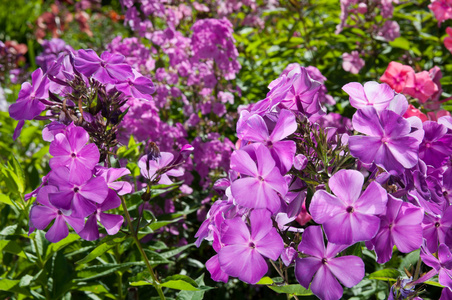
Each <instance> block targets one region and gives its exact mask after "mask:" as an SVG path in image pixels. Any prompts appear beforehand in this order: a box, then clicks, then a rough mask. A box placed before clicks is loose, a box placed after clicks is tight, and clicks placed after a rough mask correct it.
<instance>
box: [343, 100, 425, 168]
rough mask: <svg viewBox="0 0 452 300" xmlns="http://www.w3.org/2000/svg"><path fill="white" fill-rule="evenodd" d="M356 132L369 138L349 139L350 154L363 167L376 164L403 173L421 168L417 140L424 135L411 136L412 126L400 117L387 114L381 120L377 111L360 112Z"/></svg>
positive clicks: (373, 109)
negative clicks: (414, 168)
mask: <svg viewBox="0 0 452 300" xmlns="http://www.w3.org/2000/svg"><path fill="white" fill-rule="evenodd" d="M353 128H354V129H355V130H356V131H358V132H361V133H364V134H367V136H351V137H350V138H349V147H350V153H351V154H352V155H353V156H354V157H356V158H358V159H359V160H361V161H362V162H363V163H366V164H370V163H372V162H374V163H375V164H377V165H378V166H380V167H383V168H385V169H386V170H388V171H390V170H394V171H397V172H399V173H401V172H403V171H404V170H405V169H410V168H412V167H414V166H415V165H416V164H417V162H418V149H419V143H420V141H419V140H418V139H417V138H416V137H418V136H419V133H420V132H422V131H416V132H413V133H411V125H410V122H409V121H408V120H406V119H404V118H403V117H401V116H400V115H398V114H397V113H395V112H393V111H390V110H385V111H382V112H381V113H380V116H378V114H377V111H376V110H375V108H373V107H368V108H363V109H360V110H358V111H357V112H356V113H355V114H354V115H353ZM414 136H416V137H414Z"/></svg>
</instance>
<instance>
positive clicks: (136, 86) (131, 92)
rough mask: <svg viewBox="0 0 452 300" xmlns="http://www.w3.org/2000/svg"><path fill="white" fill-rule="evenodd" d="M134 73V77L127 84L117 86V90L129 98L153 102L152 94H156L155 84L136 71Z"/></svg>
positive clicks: (133, 70)
mask: <svg viewBox="0 0 452 300" xmlns="http://www.w3.org/2000/svg"><path fill="white" fill-rule="evenodd" d="M132 72H133V77H129V78H128V79H127V80H126V81H125V82H123V83H120V84H117V85H116V89H117V90H118V91H121V92H123V93H124V94H126V95H127V96H132V97H134V98H137V99H146V100H149V101H151V100H152V96H151V94H153V93H154V92H155V87H154V83H152V80H150V79H149V78H147V77H144V76H142V75H141V74H140V73H138V72H137V71H136V70H135V69H132Z"/></svg>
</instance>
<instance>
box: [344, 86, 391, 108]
mask: <svg viewBox="0 0 452 300" xmlns="http://www.w3.org/2000/svg"><path fill="white" fill-rule="evenodd" d="M342 90H343V91H344V92H346V93H347V94H348V95H349V96H350V105H351V106H353V107H354V108H356V109H361V108H365V107H369V106H373V107H374V108H375V109H376V110H377V112H381V111H382V110H384V109H385V108H386V107H387V106H388V105H389V103H390V102H391V100H392V99H393V98H394V90H393V89H391V87H390V86H389V85H388V84H386V83H381V84H380V83H378V82H375V81H369V82H366V83H365V84H364V86H362V85H361V83H359V82H350V83H347V84H346V85H344V86H343V87H342Z"/></svg>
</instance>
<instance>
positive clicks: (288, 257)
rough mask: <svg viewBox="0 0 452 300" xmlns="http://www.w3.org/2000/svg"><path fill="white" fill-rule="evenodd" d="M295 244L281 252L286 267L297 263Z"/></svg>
mask: <svg viewBox="0 0 452 300" xmlns="http://www.w3.org/2000/svg"><path fill="white" fill-rule="evenodd" d="M294 246H295V244H293V243H291V245H289V247H286V248H284V250H283V251H282V252H281V260H282V262H283V263H284V265H285V266H286V267H288V266H290V264H291V263H293V262H294V261H295V258H297V256H298V252H297V250H295V248H294Z"/></svg>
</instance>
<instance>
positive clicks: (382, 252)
mask: <svg viewBox="0 0 452 300" xmlns="http://www.w3.org/2000/svg"><path fill="white" fill-rule="evenodd" d="M372 242H373V244H374V250H375V253H376V254H377V262H378V263H379V264H382V263H385V262H387V261H389V260H390V259H391V257H392V248H393V247H394V241H393V239H392V235H391V232H390V231H389V227H388V226H385V227H384V228H380V232H378V234H377V235H376V236H375V238H374V239H373V240H372Z"/></svg>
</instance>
